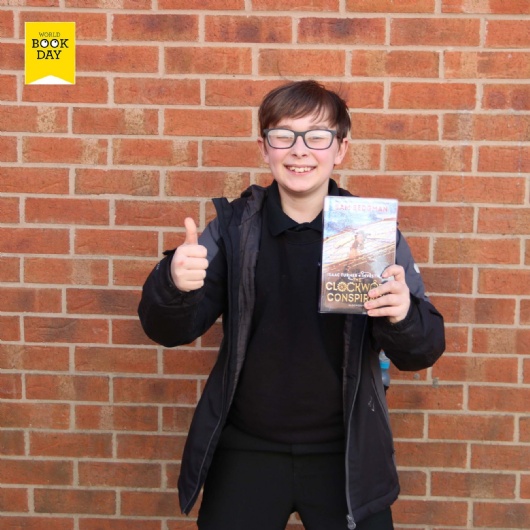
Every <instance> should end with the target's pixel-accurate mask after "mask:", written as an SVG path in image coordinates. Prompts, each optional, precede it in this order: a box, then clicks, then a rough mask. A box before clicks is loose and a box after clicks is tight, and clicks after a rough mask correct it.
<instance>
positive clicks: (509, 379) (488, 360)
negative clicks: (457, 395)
mask: <svg viewBox="0 0 530 530" xmlns="http://www.w3.org/2000/svg"><path fill="white" fill-rule="evenodd" d="M466 346H467V345H466ZM518 371H519V366H518V361H517V359H516V358H496V357H488V356H485V357H484V356H478V355H473V356H465V357H462V356H453V355H450V354H447V353H446V354H445V355H443V356H442V357H441V358H440V359H439V360H438V361H437V362H436V364H435V365H434V367H433V369H432V376H433V377H437V378H438V379H440V380H442V381H453V382H458V381H469V382H483V383H517V380H518Z"/></svg>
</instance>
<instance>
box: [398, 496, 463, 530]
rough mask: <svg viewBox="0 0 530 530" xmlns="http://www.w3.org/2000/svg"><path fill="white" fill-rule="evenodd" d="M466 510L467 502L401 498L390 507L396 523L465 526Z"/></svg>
mask: <svg viewBox="0 0 530 530" xmlns="http://www.w3.org/2000/svg"><path fill="white" fill-rule="evenodd" d="M467 511H468V508H467V502H457V501H428V500H405V499H401V500H399V501H398V502H397V503H396V504H395V505H394V506H393V507H392V516H393V519H394V521H395V522H396V523H398V524H400V523H404V524H407V525H410V524H426V525H428V526H434V525H443V526H444V527H447V525H453V526H463V527H465V526H466V524H467Z"/></svg>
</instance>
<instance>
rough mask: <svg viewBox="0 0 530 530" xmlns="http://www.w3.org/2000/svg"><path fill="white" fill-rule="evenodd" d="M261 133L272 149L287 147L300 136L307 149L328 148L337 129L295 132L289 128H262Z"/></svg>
mask: <svg viewBox="0 0 530 530" xmlns="http://www.w3.org/2000/svg"><path fill="white" fill-rule="evenodd" d="M263 135H264V136H265V138H267V143H268V144H269V145H270V146H271V147H273V148H274V149H289V148H290V147H292V146H293V145H294V144H295V143H296V139H297V138H298V137H299V136H301V137H302V139H303V140H304V144H305V145H306V146H307V147H309V149H329V148H330V147H331V144H332V143H333V139H334V138H335V136H337V131H330V130H329V129H311V130H310V131H304V132H297V131H291V129H282V128H278V129H264V130H263Z"/></svg>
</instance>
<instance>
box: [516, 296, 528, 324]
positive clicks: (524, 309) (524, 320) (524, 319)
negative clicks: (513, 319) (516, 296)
mask: <svg viewBox="0 0 530 530" xmlns="http://www.w3.org/2000/svg"><path fill="white" fill-rule="evenodd" d="M519 318H520V319H521V324H523V325H528V324H530V300H521V313H520V315H519Z"/></svg>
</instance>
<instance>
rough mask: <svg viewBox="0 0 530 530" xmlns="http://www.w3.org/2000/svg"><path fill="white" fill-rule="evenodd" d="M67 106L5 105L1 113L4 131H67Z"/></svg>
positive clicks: (1, 123)
mask: <svg viewBox="0 0 530 530" xmlns="http://www.w3.org/2000/svg"><path fill="white" fill-rule="evenodd" d="M67 114H68V111H67V109H66V108H60V107H43V106H39V107H28V106H19V105H3V106H2V113H1V114H0V130H1V131H2V132H18V131H20V132H35V133H37V132H38V133H66V132H67V131H68V124H67Z"/></svg>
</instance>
